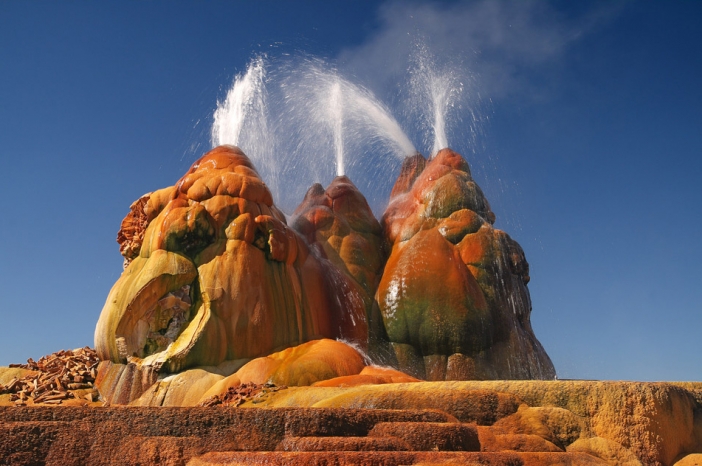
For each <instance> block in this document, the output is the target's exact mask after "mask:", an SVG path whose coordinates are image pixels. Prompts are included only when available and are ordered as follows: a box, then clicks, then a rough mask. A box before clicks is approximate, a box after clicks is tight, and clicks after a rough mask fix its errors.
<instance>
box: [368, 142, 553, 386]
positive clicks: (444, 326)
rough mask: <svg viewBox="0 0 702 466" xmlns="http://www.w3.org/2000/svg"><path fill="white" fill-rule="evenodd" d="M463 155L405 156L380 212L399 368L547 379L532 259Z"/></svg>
mask: <svg viewBox="0 0 702 466" xmlns="http://www.w3.org/2000/svg"><path fill="white" fill-rule="evenodd" d="M494 221H495V215H494V214H493V213H492V211H491V210H490V205H489V204H488V202H487V200H486V199H485V196H484V195H483V193H482V191H481V190H480V187H478V185H477V184H476V183H475V182H474V181H473V179H472V178H471V174H470V169H469V167H468V164H467V163H466V161H465V160H464V159H463V158H462V157H461V156H460V155H459V154H457V153H455V152H453V151H451V150H450V149H443V150H441V151H439V153H438V154H436V156H435V157H434V158H432V159H431V160H429V161H425V160H424V159H423V157H422V156H421V155H415V156H412V157H409V158H408V159H406V160H405V163H404V165H403V168H402V172H401V173H400V176H399V178H398V180H397V182H396V184H395V187H394V188H393V191H392V197H391V199H390V204H389V206H388V208H387V210H386V212H385V214H384V215H383V218H382V221H381V223H382V226H383V229H384V235H385V239H386V241H387V242H388V244H389V246H390V247H391V253H390V257H389V259H388V261H387V263H386V265H385V271H384V272H383V276H382V278H381V280H380V284H379V286H378V291H377V294H376V302H377V305H378V307H379V311H380V313H381V315H382V318H383V322H384V326H385V330H386V332H387V338H388V340H389V341H390V344H391V347H392V350H393V351H392V354H393V355H394V357H395V358H396V363H397V365H398V367H399V369H400V370H402V371H404V372H407V373H409V374H412V375H415V376H417V377H419V378H424V379H427V380H470V379H551V378H553V377H554V375H555V370H554V368H553V364H552V363H551V360H550V359H549V357H548V355H547V354H546V352H545V351H544V349H543V347H542V346H541V344H540V343H539V341H538V340H537V339H536V336H535V335H534V332H533V331H532V329H531V323H530V314H531V300H530V298H529V290H528V289H527V283H528V282H529V265H528V264H527V262H526V259H525V258H524V252H523V251H522V249H521V247H520V246H519V244H517V242H515V241H514V240H512V239H511V238H510V237H509V235H507V234H506V233H504V232H502V231H500V230H498V229H496V228H494V227H493V226H492V224H493V223H494Z"/></svg>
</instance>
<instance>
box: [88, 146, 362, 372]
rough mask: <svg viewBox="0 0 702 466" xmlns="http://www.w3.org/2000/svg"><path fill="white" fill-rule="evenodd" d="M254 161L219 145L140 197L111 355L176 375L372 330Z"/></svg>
mask: <svg viewBox="0 0 702 466" xmlns="http://www.w3.org/2000/svg"><path fill="white" fill-rule="evenodd" d="M285 222H286V220H285V217H284V215H283V214H282V213H281V212H280V211H279V210H278V209H277V208H276V207H275V206H274V205H273V201H272V197H271V193H270V191H269V190H268V188H267V187H266V185H265V184H264V183H263V181H261V179H260V177H259V176H258V173H256V171H255V169H254V167H253V165H252V164H251V162H250V161H249V159H248V158H247V157H246V156H245V155H244V154H243V153H242V152H241V151H240V150H239V149H238V148H236V147H231V146H222V147H218V148H216V149H213V150H212V151H210V152H208V153H207V154H205V155H204V156H203V157H202V158H201V159H200V160H198V161H197V162H195V164H193V166H192V168H191V169H190V170H189V171H188V173H186V174H185V175H184V176H183V177H182V178H181V179H180V180H179V181H178V182H177V183H176V185H175V186H173V187H170V188H166V189H162V190H160V191H156V192H154V193H151V194H149V195H147V196H144V197H142V198H141V199H140V200H138V201H137V202H135V203H134V204H132V207H131V212H130V214H129V215H128V216H127V218H126V219H125V220H124V221H123V222H122V230H121V231H120V234H119V235H118V240H119V241H120V242H121V245H120V249H121V251H122V252H123V254H124V255H125V258H126V260H127V263H128V265H127V267H126V269H125V271H124V273H123V274H122V276H121V277H120V279H119V280H118V281H117V283H116V284H115V285H114V287H113V288H112V290H111V291H110V294H109V296H108V298H107V301H106V303H105V307H104V308H103V310H102V313H101V315H100V319H99V321H98V324H97V328H96V330H95V346H96V350H97V352H98V355H99V356H100V358H101V359H103V360H108V361H112V362H113V363H126V362H127V361H129V362H131V363H134V364H136V365H137V366H138V367H140V368H148V369H145V370H147V371H148V370H153V371H155V372H159V373H175V372H179V371H182V370H184V369H187V368H190V367H195V366H216V365H218V364H221V363H222V362H224V361H231V360H237V359H242V358H254V357H259V356H265V355H268V354H271V353H273V352H274V351H277V350H280V349H283V348H287V347H290V346H294V345H299V344H301V343H304V342H306V341H310V340H313V339H317V338H340V337H347V338H351V339H354V340H358V341H366V340H367V331H366V328H367V326H366V325H365V309H364V306H363V303H358V304H357V305H356V306H355V307H354V306H353V301H352V300H351V301H349V300H347V299H346V298H345V295H344V294H343V293H342V292H341V291H339V288H336V287H333V286H330V284H329V283H328V281H329V277H332V276H334V275H335V274H336V273H337V270H336V268H335V267H331V263H330V262H328V261H324V260H320V258H318V257H317V256H316V254H314V253H312V251H310V249H309V247H308V246H307V244H306V242H305V241H304V240H303V239H302V238H301V237H300V236H299V235H298V234H297V233H296V232H295V231H294V230H292V229H290V228H288V227H287V225H286V223H285Z"/></svg>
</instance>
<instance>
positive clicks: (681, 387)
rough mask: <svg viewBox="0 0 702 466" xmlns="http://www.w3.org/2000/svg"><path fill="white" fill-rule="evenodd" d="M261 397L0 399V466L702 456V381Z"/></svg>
mask: <svg viewBox="0 0 702 466" xmlns="http://www.w3.org/2000/svg"><path fill="white" fill-rule="evenodd" d="M3 397H5V398H6V397H7V395H4V396H3ZM3 397H0V402H2V400H3V399H4V398H3ZM256 401H257V402H256V403H253V402H247V403H245V404H243V405H242V406H241V407H239V408H231V407H211V408H199V407H181V408H171V407H160V408H156V407H149V408H146V407H88V406H83V407H40V406H27V407H14V406H5V407H0V432H3V435H0V464H13V465H14V464H20V465H23V464H27V465H29V464H48V465H72V464H75V465H78V464H134V465H136V464H144V465H149V464H154V465H155V464H172V465H178V464H181V465H184V464H193V465H233V464H273V465H275V464H286V465H287V464H300V465H302V464H339V465H345V464H369V465H373V464H384V465H386V464H390V465H392V464H489V465H521V464H524V465H532V464H533V465H538V464H563V465H569V464H578V465H580V464H645V465H673V464H676V463H678V464H680V465H686V464H697V463H699V458H700V457H701V455H700V453H702V410H701V407H702V404H700V402H701V401H702V383H636V382H587V381H550V382H544V381H489V382H488V381H486V382H477V381H476V382H421V383H407V384H384V385H361V386H356V387H348V388H340V387H291V388H288V389H287V390H281V391H279V392H275V393H271V394H269V395H268V396H267V397H266V398H265V399H263V400H256Z"/></svg>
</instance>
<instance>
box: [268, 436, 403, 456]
mask: <svg viewBox="0 0 702 466" xmlns="http://www.w3.org/2000/svg"><path fill="white" fill-rule="evenodd" d="M277 450H279V451H309V452H311V451H409V450H412V448H411V447H410V446H409V445H408V444H407V443H406V442H405V441H403V440H401V439H399V438H395V437H287V438H285V439H284V440H283V441H282V442H280V444H279V445H278V448H277Z"/></svg>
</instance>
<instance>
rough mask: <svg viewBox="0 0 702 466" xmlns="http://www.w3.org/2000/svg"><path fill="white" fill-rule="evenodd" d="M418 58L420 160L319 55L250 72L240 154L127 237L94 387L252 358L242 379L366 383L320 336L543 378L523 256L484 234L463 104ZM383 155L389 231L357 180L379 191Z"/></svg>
mask: <svg viewBox="0 0 702 466" xmlns="http://www.w3.org/2000/svg"><path fill="white" fill-rule="evenodd" d="M420 51H422V52H423V54H420V55H419V56H418V58H416V60H417V63H418V64H417V66H416V67H415V69H414V70H413V71H412V75H411V78H410V89H411V95H414V96H415V97H416V99H417V102H416V103H417V105H419V107H416V108H415V110H414V111H415V112H416V111H417V109H419V108H424V109H425V110H426V111H427V115H428V116H422V118H421V119H420V120H421V121H424V122H425V123H426V124H425V125H421V124H420V127H422V128H424V129H426V130H427V132H429V133H431V135H432V136H433V143H432V154H431V157H430V158H429V159H426V158H424V157H423V156H422V155H421V154H420V153H418V152H417V151H416V149H415V147H414V145H413V144H412V143H411V142H410V140H409V138H408V137H407V136H406V135H405V133H404V131H403V130H402V128H401V127H400V125H399V123H398V122H397V121H396V120H395V118H394V117H393V116H392V114H391V112H390V110H389V109H388V108H387V107H386V106H385V105H384V104H382V103H381V102H380V101H379V100H378V99H377V98H376V97H375V96H374V95H373V94H372V93H371V92H370V91H369V90H368V89H366V88H364V87H362V86H360V85H357V84H354V83H352V82H350V81H349V80H348V79H345V78H344V77H343V76H342V75H341V74H340V72H339V71H338V70H334V69H332V68H330V67H329V66H328V65H326V64H325V63H324V62H322V61H320V60H311V59H304V60H302V61H301V62H300V63H285V64H284V65H278V66H276V67H274V68H273V69H272V70H271V69H269V64H268V63H267V61H266V59H265V58H264V57H258V58H256V59H254V60H253V61H252V62H251V64H250V65H249V68H248V70H247V71H246V73H244V74H242V75H238V76H237V77H236V78H235V80H234V83H233V86H232V88H231V90H230V91H229V93H228V94H227V97H226V99H225V100H224V101H222V102H220V103H219V104H218V108H217V111H216V112H215V118H214V120H215V121H214V125H213V129H212V140H213V143H214V144H221V143H237V144H239V145H240V146H241V147H242V148H243V149H244V150H242V148H240V147H236V146H233V145H226V144H225V145H219V146H218V147H216V148H214V149H213V150H212V151H210V152H208V153H207V154H205V155H204V156H203V157H202V158H201V159H199V160H198V161H197V162H195V163H194V164H193V166H192V167H191V169H190V170H189V171H188V172H187V173H186V174H185V175H184V176H183V177H182V178H181V179H180V180H179V181H178V182H177V183H176V184H175V185H174V186H172V187H169V188H165V189H161V190H158V191H155V192H153V193H149V194H147V195H145V196H143V197H142V198H140V199H139V200H138V201H137V202H135V203H134V204H132V206H131V212H130V213H129V215H128V216H127V218H125V220H124V221H123V223H122V230H121V231H120V234H119V235H118V241H119V242H120V250H121V252H122V253H123V255H124V256H125V259H126V265H127V266H126V269H125V271H124V273H123V274H122V276H121V277H120V279H119V280H118V282H117V283H116V284H115V286H114V287H113V289H112V291H111V292H110V295H109V297H108V299H107V302H106V304H105V307H104V309H103V311H102V314H101V316H100V320H99V322H98V325H97V328H96V332H95V343H96V349H97V351H98V354H99V355H100V357H101V358H102V359H105V360H109V361H111V364H112V365H111V366H106V367H107V368H106V369H105V370H106V371H108V372H109V373H110V374H112V375H109V374H108V375H109V376H108V375H105V377H107V379H109V380H113V381H114V380H117V381H119V380H120V378H123V377H127V379H129V380H125V381H121V382H119V383H116V385H114V386H115V387H122V388H119V390H127V389H129V390H130V391H129V394H128V398H130V399H131V400H133V399H135V397H137V396H139V395H140V393H141V390H142V389H144V388H145V387H144V386H143V385H144V380H154V379H153V377H154V374H167V373H174V372H181V371H183V370H186V369H188V368H192V367H196V366H206V367H215V366H216V367H218V368H219V369H216V370H217V371H219V372H223V371H226V370H225V369H224V368H231V367H234V366H236V367H239V366H240V365H241V364H243V362H246V361H248V360H249V359H252V358H264V359H265V360H266V361H267V362H266V361H263V362H261V361H259V359H254V360H253V361H251V362H250V364H252V365H253V366H250V365H248V364H247V365H246V366H244V368H242V369H241V370H242V371H244V373H245V374H248V375H247V377H249V376H251V374H254V373H255V374H258V375H257V376H256V377H259V378H261V377H263V378H262V379H261V380H263V381H265V380H264V379H265V378H266V377H269V376H270V377H273V374H274V373H277V374H279V373H278V372H276V371H278V370H279V369H274V367H275V368H278V367H279V366H278V364H283V366H280V367H288V363H280V359H276V358H279V357H284V358H288V357H290V358H292V359H290V361H291V362H290V363H289V364H290V366H289V367H288V368H287V369H285V370H284V373H285V374H293V373H294V374H296V375H295V376H294V377H292V378H290V377H288V376H287V375H286V376H283V375H280V374H279V375H276V376H275V377H282V378H279V379H276V380H288V381H291V380H292V381H295V382H294V383H296V384H307V383H312V382H314V381H319V380H325V379H329V378H332V377H335V376H339V375H344V376H349V375H353V374H358V371H356V369H352V368H350V367H349V366H347V365H345V362H344V358H345V356H344V354H345V352H346V350H344V351H340V352H339V353H338V354H333V353H332V354H330V353H328V352H327V351H325V350H323V349H321V348H330V347H332V346H333V345H331V346H330V345H329V344H327V343H320V344H317V343H314V344H313V343H312V342H314V341H316V340H318V339H322V338H326V339H342V340H344V341H348V342H350V343H352V344H354V345H358V346H359V348H362V349H363V350H364V351H365V350H367V351H368V354H369V355H370V357H371V359H372V360H373V361H374V362H375V363H378V364H382V365H386V366H387V365H389V366H393V367H395V368H399V369H400V370H401V371H403V372H404V373H406V374H410V375H411V376H413V377H417V378H421V379H429V380H466V379H496V378H502V379H529V378H537V379H544V378H545V379H549V378H553V376H554V375H555V371H554V368H553V364H552V363H551V361H550V359H549V357H548V355H547V354H546V352H545V351H544V349H543V348H542V347H541V345H540V343H539V342H538V340H537V339H536V337H535V335H534V333H533V331H532V329H531V325H530V313H531V301H530V298H529V291H528V289H527V283H528V281H529V266H528V263H527V262H526V259H525V257H524V253H523V251H522V249H521V247H520V246H519V244H517V243H516V242H515V241H514V240H512V239H511V238H510V237H509V236H508V235H507V234H506V233H504V232H502V231H500V230H498V229H496V228H494V227H493V224H494V222H495V215H494V214H493V212H492V210H491V209H490V205H489V203H488V201H487V199H486V198H485V196H484V195H483V193H482V191H481V189H480V187H478V185H477V184H476V183H475V181H474V180H473V178H472V176H471V172H470V168H469V166H468V163H467V162H466V160H464V159H463V157H462V156H460V155H459V154H457V153H456V152H453V151H452V150H450V149H448V148H446V147H445V146H447V145H448V141H449V137H448V134H449V131H448V129H449V126H450V125H448V122H449V121H450V119H449V118H447V115H448V114H449V113H450V112H451V111H452V110H453V111H457V108H458V107H460V105H459V103H460V100H461V99H462V98H464V97H465V96H461V93H462V92H463V84H462V81H461V80H460V79H459V77H460V76H459V75H457V74H451V73H450V72H449V71H450V70H449V71H446V73H444V71H442V70H444V69H443V68H439V67H437V66H436V64H435V63H433V62H432V61H431V60H430V59H429V58H430V56H429V55H428V54H427V53H425V52H426V50H424V49H421V50H420ZM427 57H429V58H427ZM442 73H443V74H442ZM273 115H275V117H273ZM473 121H474V122H475V119H474V120H473ZM245 152H247V153H248V155H250V156H251V160H250V159H249V158H248V157H247V155H245ZM378 160H391V161H392V162H393V163H394V164H395V166H396V167H397V166H398V165H399V164H400V161H402V162H401V163H402V167H401V168H400V169H399V176H398V178H397V181H395V184H394V186H393V187H392V192H391V193H390V200H389V204H388V205H387V208H386V209H385V211H384V213H383V214H382V217H381V220H380V222H379V221H378V220H377V219H376V217H375V215H374V213H373V210H372V209H371V206H370V205H369V203H368V202H367V199H366V197H365V196H364V194H363V193H362V191H363V187H364V186H360V187H359V186H357V185H356V184H355V183H354V181H353V178H354V173H357V172H359V171H360V177H361V179H362V180H363V181H364V183H365V185H366V186H368V187H371V186H372V185H383V184H388V183H387V182H388V181H389V180H385V179H383V177H384V173H383V170H379V169H378ZM327 168H328V169H329V171H331V174H332V176H329V178H330V179H332V181H331V183H330V184H328V186H327V187H326V188H324V187H323V185H322V184H320V183H318V182H316V181H318V180H321V175H320V173H326V174H327V175H328V174H329V171H327ZM397 168H399V167H397ZM258 169H261V173H259V172H258V171H257V170H258ZM298 175H301V176H298ZM334 175H336V176H334ZM310 179H312V180H313V181H315V182H314V183H309V184H308V186H309V185H311V187H310V188H309V189H308V190H307V192H306V194H305V195H304V199H303V200H302V203H301V204H300V205H299V206H298V207H297V208H296V209H295V210H294V213H293V214H292V216H291V217H290V219H289V220H290V223H289V224H288V218H287V217H286V215H285V214H284V213H283V212H282V211H281V209H279V208H278V207H277V205H276V203H275V202H274V200H275V199H276V198H277V199H279V200H281V202H286V201H287V202H289V201H290V200H291V199H293V200H294V199H295V196H296V195H297V189H298V188H297V187H296V186H299V185H300V183H301V182H306V181H308V180H310ZM271 180H272V181H271ZM266 181H267V182H268V183H271V186H272V187H273V188H274V189H278V192H277V193H275V194H276V195H277V196H274V195H273V194H272V193H271V189H270V188H269V185H268V184H267V183H266ZM388 191H390V189H389V188H388ZM386 196H387V194H386ZM301 197H302V196H300V197H297V199H300V198H301ZM386 199H387V197H386ZM376 207H377V206H376ZM285 348H290V352H283V353H285V354H286V356H274V355H273V354H272V353H274V352H275V351H280V350H282V349H285ZM353 351H355V350H353ZM275 354H279V353H275ZM280 354H282V353H280ZM303 354H304V357H303V356H302V355H303ZM266 358H267V359H266ZM271 358H272V359H271ZM298 358H302V359H300V361H305V362H304V364H303V363H302V362H299V363H298V362H295V361H298ZM242 361H243V362H242ZM256 361H259V362H256ZM271 361H278V362H271ZM125 364H126V365H131V366H134V367H136V369H135V370H130V371H125V370H124V369H120V368H124V367H127V366H126V365H125ZM237 364H238V366H237ZM271 364H273V365H272V366H271ZM354 367H355V366H354ZM213 370H214V369H213ZM280 370H282V369H280ZM358 370H360V369H358ZM285 371H287V372H285ZM354 371H356V372H354ZM115 374H117V375H115ZM124 374H127V375H124ZM130 374H131V375H130ZM134 374H137V375H134ZM138 374H142V375H138ZM262 374H263V375H262ZM265 374H268V375H265ZM241 376H242V377H243V376H244V374H241ZM130 377H131V378H130ZM388 377H390V376H388ZM392 377H394V376H392ZM107 379H105V378H103V379H101V380H107ZM130 380H131V381H130ZM237 380H238V379H237ZM256 380H258V379H256ZM290 383H292V382H290ZM135 384H136V385H135ZM135 387H136V388H135ZM115 390H117V389H116V388H115ZM119 390H118V391H119ZM115 396H116V397H117V399H120V396H118V395H115ZM125 396H127V395H125Z"/></svg>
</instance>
